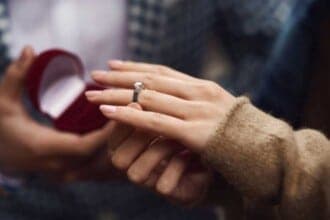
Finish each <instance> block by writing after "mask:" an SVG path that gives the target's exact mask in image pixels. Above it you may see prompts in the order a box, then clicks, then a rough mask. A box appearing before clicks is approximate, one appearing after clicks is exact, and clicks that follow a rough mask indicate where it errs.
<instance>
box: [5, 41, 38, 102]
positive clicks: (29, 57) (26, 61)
mask: <svg viewBox="0 0 330 220" xmlns="http://www.w3.org/2000/svg"><path fill="white" fill-rule="evenodd" d="M34 58H35V53H34V51H33V48H32V47H30V46H26V47H25V48H24V49H23V50H22V52H21V55H20V57H19V58H18V59H17V60H16V61H13V62H12V63H11V64H10V65H9V67H8V68H7V70H6V73H5V76H4V78H3V80H2V83H1V87H0V88H1V90H2V93H3V94H6V95H8V96H9V97H11V98H18V97H19V96H20V95H21V93H22V90H23V87H24V80H25V77H26V72H27V70H28V68H29V67H30V66H31V64H32V62H33V60H34Z"/></svg>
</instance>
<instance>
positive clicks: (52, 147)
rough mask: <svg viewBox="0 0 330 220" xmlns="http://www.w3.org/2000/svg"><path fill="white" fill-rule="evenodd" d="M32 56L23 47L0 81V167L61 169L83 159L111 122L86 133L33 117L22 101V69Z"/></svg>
mask: <svg viewBox="0 0 330 220" xmlns="http://www.w3.org/2000/svg"><path fill="white" fill-rule="evenodd" d="M34 58H35V55H34V52H33V49H32V48H30V47H26V48H25V49H24V50H23V51H22V54H21V56H20V58H19V59H18V60H16V61H14V62H13V63H12V64H11V65H10V66H9V68H8V69H7V71H6V74H5V76H4V78H3V80H2V82H1V84H0V169H1V171H2V172H3V171H9V172H23V171H27V172H60V171H61V170H62V169H64V168H66V167H67V166H68V165H73V164H74V163H77V162H78V161H83V160H85V159H86V158H87V157H89V155H90V154H92V153H93V152H95V151H96V150H97V149H98V148H99V147H100V146H102V144H103V143H104V142H105V141H106V139H107V136H108V135H107V134H108V132H110V131H111V129H112V127H113V126H114V125H113V124H112V125H111V124H110V125H109V126H107V128H104V129H102V130H99V131H95V132H92V133H90V134H87V135H85V136H78V135H74V134H70V133H64V132H59V131H56V130H54V129H52V128H48V127H46V126H43V125H41V124H38V123H37V122H36V121H34V120H33V119H32V118H31V117H30V116H29V115H28V114H27V112H26V111H25V109H24V106H23V104H22V92H23V84H24V78H25V73H26V71H27V69H28V68H29V66H30V65H31V63H32V62H33V60H34Z"/></svg>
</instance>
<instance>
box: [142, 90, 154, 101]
mask: <svg viewBox="0 0 330 220" xmlns="http://www.w3.org/2000/svg"><path fill="white" fill-rule="evenodd" d="M154 97H155V92H154V91H153V90H143V91H142V92H141V97H140V102H141V103H142V104H149V103H152V102H153V101H154V99H155V98H154Z"/></svg>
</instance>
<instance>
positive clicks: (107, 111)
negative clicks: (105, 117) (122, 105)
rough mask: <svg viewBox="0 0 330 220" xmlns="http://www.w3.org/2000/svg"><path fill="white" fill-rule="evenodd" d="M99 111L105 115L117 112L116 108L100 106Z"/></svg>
mask: <svg viewBox="0 0 330 220" xmlns="http://www.w3.org/2000/svg"><path fill="white" fill-rule="evenodd" d="M100 110H101V111H102V112H103V113H105V114H111V113H115V112H116V111H117V107H116V106H113V105H101V106H100Z"/></svg>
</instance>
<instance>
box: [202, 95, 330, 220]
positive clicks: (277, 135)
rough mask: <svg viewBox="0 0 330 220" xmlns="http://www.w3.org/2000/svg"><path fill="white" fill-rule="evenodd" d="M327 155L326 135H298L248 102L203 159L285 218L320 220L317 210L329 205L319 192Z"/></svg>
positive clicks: (248, 195)
mask: <svg viewBox="0 0 330 220" xmlns="http://www.w3.org/2000/svg"><path fill="white" fill-rule="evenodd" d="M329 149H330V146H329V141H328V140H327V139H326V138H325V137H324V136H323V135H322V134H320V133H318V132H316V131H312V130H303V131H298V132H295V131H293V130H292V129H291V127H290V126H289V125H287V124H286V123H285V122H283V121H281V120H277V119H275V118H273V117H272V116H270V115H267V114H265V113H263V112H261V111H259V110H258V109H256V108H255V107H253V106H252V105H251V104H249V102H248V101H247V100H246V99H238V101H237V103H236V104H235V105H234V106H233V108H232V109H231V111H229V112H228V114H227V116H226V117H225V118H223V119H222V120H221V121H220V123H219V128H218V130H217V132H216V134H215V135H214V137H213V138H211V140H210V142H209V145H208V148H207V149H206V151H205V152H204V157H205V159H206V160H207V161H208V162H209V163H210V164H211V165H212V166H213V167H214V168H215V169H216V170H217V171H219V172H220V173H221V174H222V175H223V176H224V177H225V179H226V180H227V181H228V182H229V183H230V184H232V185H233V186H234V187H235V188H236V189H237V190H238V191H239V192H240V193H241V194H242V195H243V196H244V197H245V198H248V199H249V200H254V201H258V202H263V203H265V202H266V203H268V204H279V205H280V206H281V207H282V209H281V211H282V213H283V216H290V215H291V214H292V213H295V214H296V215H298V214H302V213H304V216H308V215H314V214H315V215H316V214H320V212H321V210H320V211H319V212H318V213H315V212H313V211H315V209H313V207H315V206H317V207H324V206H323V205H326V203H325V202H326V200H327V199H326V198H324V196H325V195H324V194H322V193H320V192H321V191H322V186H323V185H324V184H325V183H324V179H323V177H324V176H323V174H324V173H323V171H324V170H323V168H325V167H326V161H327V158H329V157H328V155H330V153H329ZM304 183H305V184H304ZM316 198H318V201H317V203H315V199H316ZM320 198H322V199H320ZM319 200H320V201H319ZM316 204H317V205H316ZM307 208H308V209H307ZM290 209H291V212H290V213H286V211H287V210H290ZM292 209H293V210H292ZM297 209H298V210H297ZM312 209H313V210H312ZM322 211H326V210H324V209H323V210H322ZM322 214H324V212H323V213H322ZM291 217H292V216H291Z"/></svg>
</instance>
